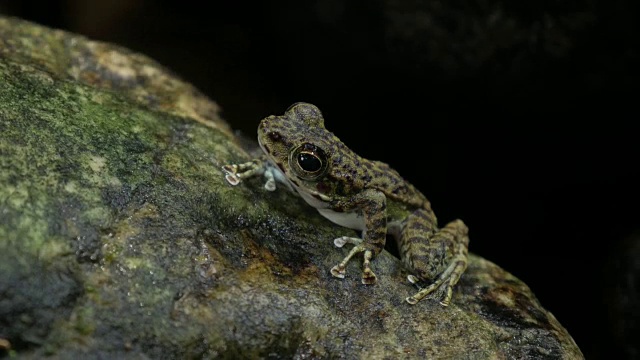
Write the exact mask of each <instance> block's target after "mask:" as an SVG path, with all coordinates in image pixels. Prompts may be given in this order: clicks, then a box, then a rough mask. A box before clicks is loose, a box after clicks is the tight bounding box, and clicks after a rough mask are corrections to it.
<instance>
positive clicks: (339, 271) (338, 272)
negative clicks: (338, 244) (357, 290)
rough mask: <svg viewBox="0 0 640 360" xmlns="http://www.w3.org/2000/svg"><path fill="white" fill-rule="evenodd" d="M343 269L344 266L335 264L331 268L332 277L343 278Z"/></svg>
mask: <svg viewBox="0 0 640 360" xmlns="http://www.w3.org/2000/svg"><path fill="white" fill-rule="evenodd" d="M344 274H345V269H344V266H341V265H336V266H334V267H332V268H331V275H333V276H334V277H337V278H340V279H344Z"/></svg>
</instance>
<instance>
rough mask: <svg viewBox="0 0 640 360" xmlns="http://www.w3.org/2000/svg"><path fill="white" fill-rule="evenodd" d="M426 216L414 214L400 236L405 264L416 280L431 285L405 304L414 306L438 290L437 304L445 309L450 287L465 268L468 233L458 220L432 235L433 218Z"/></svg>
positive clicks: (425, 213)
mask: <svg viewBox="0 0 640 360" xmlns="http://www.w3.org/2000/svg"><path fill="white" fill-rule="evenodd" d="M428 215H429V213H428V212H426V211H424V210H417V211H416V212H414V213H413V214H412V215H411V216H410V217H409V218H408V219H407V221H406V224H405V226H404V228H403V231H402V234H401V237H400V244H399V245H400V251H401V255H402V259H403V261H404V262H405V264H406V265H407V266H408V267H409V268H410V269H411V271H412V272H413V273H414V274H415V275H416V276H417V277H418V278H419V279H420V280H423V281H426V282H430V283H431V284H430V285H429V286H428V287H426V288H424V289H422V290H421V291H420V292H418V293H417V294H415V295H414V296H412V297H409V298H407V301H408V302H409V303H412V304H413V303H416V302H418V301H419V300H420V299H422V298H424V297H425V296H427V295H428V294H430V293H432V292H434V291H435V290H438V289H439V290H440V291H439V292H440V293H442V294H443V295H442V298H443V299H442V300H441V303H442V304H443V305H445V306H446V305H448V304H449V302H450V301H451V295H452V288H453V286H454V285H455V284H456V283H457V282H458V279H459V278H460V275H462V273H463V272H464V270H465V269H466V267H467V247H468V244H469V238H468V236H467V233H468V230H467V227H466V226H465V225H464V223H463V222H462V221H460V220H456V221H452V222H451V223H449V224H447V226H445V227H444V228H442V229H441V230H439V231H437V232H436V233H434V229H435V228H436V225H435V218H432V217H430V216H428ZM409 280H410V281H411V280H413V277H410V278H409ZM414 281H415V280H414ZM414 281H412V282H414Z"/></svg>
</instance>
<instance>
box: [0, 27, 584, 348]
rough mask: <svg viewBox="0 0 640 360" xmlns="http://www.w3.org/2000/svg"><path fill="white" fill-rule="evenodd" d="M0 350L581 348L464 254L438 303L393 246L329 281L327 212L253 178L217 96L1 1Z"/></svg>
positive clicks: (513, 287) (522, 290) (337, 255)
mask: <svg viewBox="0 0 640 360" xmlns="http://www.w3.org/2000/svg"><path fill="white" fill-rule="evenodd" d="M0 83H1V84H2V86H0V168H1V171H0V357H2V356H3V355H7V354H17V355H20V356H21V357H23V358H40V357H42V356H45V355H54V356H57V357H60V358H71V357H80V356H86V355H91V357H95V358H98V357H107V358H116V357H127V358H194V357H203V358H262V357H283V358H288V357H295V358H334V357H346V358H397V357H404V356H408V357H416V358H425V357H426V358H478V359H480V358H482V359H500V358H520V359H541V358H542V359H544V358H548V359H575V358H582V354H581V353H580V350H579V349H578V347H577V346H576V345H575V343H574V342H573V340H572V339H571V336H570V335H569V334H568V333H567V332H566V330H565V329H564V328H563V327H562V326H561V325H560V324H559V323H558V322H557V320H556V319H555V318H554V317H553V315H551V314H550V313H549V312H547V311H546V310H545V309H544V308H543V307H542V306H541V305H540V304H539V302H538V301H537V299H536V298H535V296H534V295H533V294H532V292H531V291H530V290H529V288H528V287H527V286H526V285H525V284H523V283H522V282H521V281H519V280H518V279H516V278H515V277H513V276H512V275H510V274H508V273H507V272H505V271H504V270H502V269H500V268H499V267H497V266H496V265H494V264H492V263H490V262H488V261H486V260H484V259H481V258H479V257H477V256H473V255H472V256H471V257H470V260H471V261H470V265H469V269H468V270H467V272H466V273H465V274H464V275H463V277H462V278H461V280H460V283H459V285H458V286H457V287H456V291H455V294H454V298H453V302H452V304H451V306H449V307H446V308H445V307H442V306H440V305H439V304H438V303H437V302H436V301H429V300H425V301H422V302H421V303H419V304H418V305H415V306H410V305H408V304H407V303H405V301H404V298H405V297H406V296H407V295H408V294H410V293H412V292H413V291H414V290H413V289H412V288H411V286H410V285H409V284H408V283H407V281H406V275H407V274H406V271H405V270H404V269H403V268H402V266H401V265H400V262H399V260H398V259H397V258H395V257H393V256H392V255H391V254H389V253H387V252H383V253H382V254H381V255H380V256H379V257H378V258H377V259H376V262H375V267H376V272H377V273H378V276H379V283H378V284H376V285H375V286H364V285H362V284H361V283H360V281H359V278H358V277H357V274H358V273H359V271H358V269H357V267H358V265H357V264H356V263H355V262H354V263H352V264H350V265H349V267H348V269H347V271H348V272H347V273H348V276H347V278H346V279H344V280H339V279H336V278H333V277H332V276H331V275H330V273H329V269H330V268H331V266H332V265H334V264H335V263H336V262H338V261H339V260H340V259H341V258H342V257H343V256H344V251H345V250H342V249H336V248H335V247H334V246H333V244H332V242H331V239H333V238H335V237H337V236H340V235H344V232H345V231H349V230H346V229H342V228H339V227H336V226H334V225H333V224H331V223H330V222H328V221H327V220H325V219H323V218H321V217H320V216H319V215H318V214H317V213H316V212H315V211H313V209H310V208H309V207H307V206H306V205H305V204H304V203H303V202H302V201H300V200H299V199H297V198H296V197H294V196H293V195H292V194H291V193H289V192H286V191H278V192H275V193H270V192H266V191H264V190H263V189H262V188H261V186H260V183H259V180H255V181H254V180H249V181H247V182H246V183H243V184H242V185H240V186H236V187H231V186H229V185H228V184H227V183H226V182H225V180H224V174H223V173H222V172H221V170H220V166H221V165H222V164H226V163H232V162H239V161H243V160H246V159H248V158H249V156H248V154H247V153H246V152H245V150H243V149H242V148H241V147H240V146H239V144H240V142H239V141H238V139H236V138H235V137H234V136H233V134H232V133H231V131H230V130H229V129H230V128H229V126H228V125H227V124H226V123H225V122H224V121H223V120H222V119H221V118H220V116H219V113H218V110H219V107H218V106H217V105H216V104H215V103H214V102H212V101H210V100H208V99H207V98H206V97H205V96H204V95H202V94H200V93H199V92H198V91H197V90H196V89H195V88H193V86H191V85H189V84H187V83H185V82H183V81H181V80H180V79H178V78H176V77H175V76H173V75H171V74H170V72H168V71H167V70H165V69H163V68H162V67H161V66H159V65H158V64H156V63H155V62H154V61H152V60H150V59H148V58H146V57H144V56H141V55H139V54H135V53H132V52H130V51H128V50H126V49H122V48H119V47H116V46H112V45H108V44H104V43H97V42H93V41H90V40H88V39H85V38H83V37H80V36H77V35H73V34H69V33H65V32H62V31H56V30H51V29H47V28H44V27H41V26H38V25H34V24H31V23H27V22H23V21H20V20H16V19H8V18H0Z"/></svg>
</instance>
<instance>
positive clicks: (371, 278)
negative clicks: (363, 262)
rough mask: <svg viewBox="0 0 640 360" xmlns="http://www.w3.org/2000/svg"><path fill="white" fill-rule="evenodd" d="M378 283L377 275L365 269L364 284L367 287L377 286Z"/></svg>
mask: <svg viewBox="0 0 640 360" xmlns="http://www.w3.org/2000/svg"><path fill="white" fill-rule="evenodd" d="M376 281H377V278H376V274H374V273H373V271H371V269H365V270H364V271H363V272H362V283H363V284H365V285H371V284H375V283H376Z"/></svg>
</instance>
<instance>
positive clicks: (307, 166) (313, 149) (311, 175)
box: [289, 143, 329, 180]
mask: <svg viewBox="0 0 640 360" xmlns="http://www.w3.org/2000/svg"><path fill="white" fill-rule="evenodd" d="M328 160H329V158H328V156H327V153H325V152H324V150H322V149H321V148H319V147H317V146H316V145H314V144H311V143H304V144H302V145H300V146H298V147H297V148H295V149H294V150H293V151H292V152H291V154H290V156H289V166H290V167H291V168H292V169H293V171H294V172H295V174H296V175H298V177H300V178H302V179H304V180H315V179H317V178H319V177H321V176H322V175H324V174H325V173H326V172H327V169H328V167H329V162H328Z"/></svg>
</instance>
